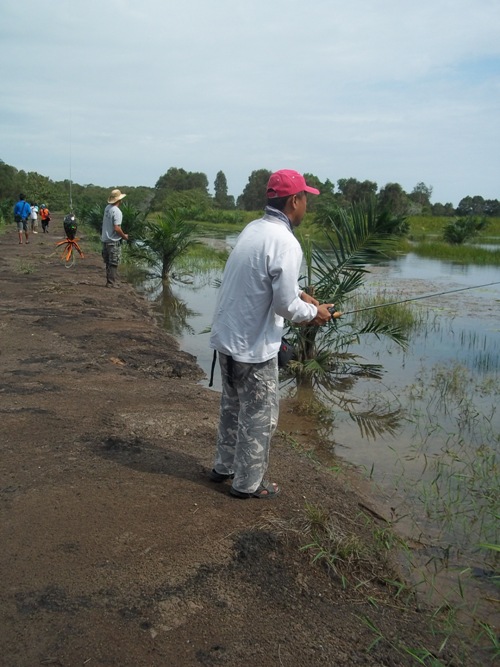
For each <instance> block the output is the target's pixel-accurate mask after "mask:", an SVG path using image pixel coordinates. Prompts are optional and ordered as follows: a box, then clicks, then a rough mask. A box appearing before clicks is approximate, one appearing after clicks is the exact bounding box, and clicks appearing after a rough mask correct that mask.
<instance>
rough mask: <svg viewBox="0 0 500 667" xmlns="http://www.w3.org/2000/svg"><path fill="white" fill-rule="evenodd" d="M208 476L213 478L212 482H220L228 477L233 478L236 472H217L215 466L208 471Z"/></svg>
mask: <svg viewBox="0 0 500 667" xmlns="http://www.w3.org/2000/svg"><path fill="white" fill-rule="evenodd" d="M208 477H209V478H210V479H211V480H212V482H217V484H219V483H220V482H225V481H226V479H233V477H234V472H232V473H227V474H224V473H222V472H217V470H215V469H214V468H213V469H212V470H211V471H210V472H209V473H208Z"/></svg>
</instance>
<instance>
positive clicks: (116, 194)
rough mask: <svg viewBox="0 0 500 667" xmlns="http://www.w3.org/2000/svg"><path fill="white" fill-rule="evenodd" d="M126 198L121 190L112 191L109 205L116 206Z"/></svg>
mask: <svg viewBox="0 0 500 667" xmlns="http://www.w3.org/2000/svg"><path fill="white" fill-rule="evenodd" d="M126 196H127V195H124V194H123V193H121V192H120V190H111V194H110V195H109V197H108V204H116V202H117V201H120V200H122V199H123V198H124V197H126Z"/></svg>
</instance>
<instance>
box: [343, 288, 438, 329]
mask: <svg viewBox="0 0 500 667" xmlns="http://www.w3.org/2000/svg"><path fill="white" fill-rule="evenodd" d="M398 300H399V299H398V297H397V296H395V295H394V294H391V295H387V294H385V293H378V294H375V295H373V296H371V295H366V294H354V296H353V298H352V300H351V301H350V302H349V308H348V310H349V311H350V310H359V311H361V312H359V313H353V315H354V320H355V321H357V322H358V325H360V323H363V322H366V321H368V320H370V319H372V318H376V319H377V320H378V321H379V322H380V323H381V324H383V325H384V324H385V325H392V326H397V327H399V328H400V329H401V330H402V332H403V333H404V334H405V335H408V334H409V333H411V332H413V331H415V330H416V329H418V328H419V327H420V326H421V325H422V324H423V320H424V319H425V318H424V315H423V313H422V312H421V311H419V310H416V309H415V308H413V306H412V305H411V304H410V303H401V304H398V303H393V302H394V301H398ZM401 300H403V298H402V299H401ZM386 303H387V304H388V305H384V304H386ZM365 309H366V310H365Z"/></svg>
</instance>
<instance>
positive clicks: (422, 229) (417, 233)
mask: <svg viewBox="0 0 500 667" xmlns="http://www.w3.org/2000/svg"><path fill="white" fill-rule="evenodd" d="M453 219H454V217H453V216H452V217H445V216H430V215H428V216H425V215H414V216H410V217H409V218H408V222H409V223H410V234H409V236H410V239H412V240H413V241H427V240H432V239H436V238H441V237H442V236H443V230H444V228H445V227H446V225H448V224H449V223H450V222H451V221H452V220H453ZM489 237H496V238H497V243H499V242H500V218H488V226H487V228H486V229H485V231H484V232H482V233H481V234H480V235H479V236H478V239H477V242H478V243H481V242H483V243H485V242H489ZM485 239H488V241H486V240H485Z"/></svg>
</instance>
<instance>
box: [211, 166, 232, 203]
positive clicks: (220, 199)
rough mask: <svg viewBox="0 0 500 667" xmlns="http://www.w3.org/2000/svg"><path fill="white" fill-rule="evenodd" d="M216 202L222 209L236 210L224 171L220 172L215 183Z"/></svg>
mask: <svg viewBox="0 0 500 667" xmlns="http://www.w3.org/2000/svg"><path fill="white" fill-rule="evenodd" d="M214 192H215V196H214V202H215V205H216V206H218V207H219V208H221V209H224V210H228V209H233V208H234V197H232V196H231V195H228V193H227V180H226V175H225V174H224V172H223V171H218V172H217V176H216V177H215V181H214Z"/></svg>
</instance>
